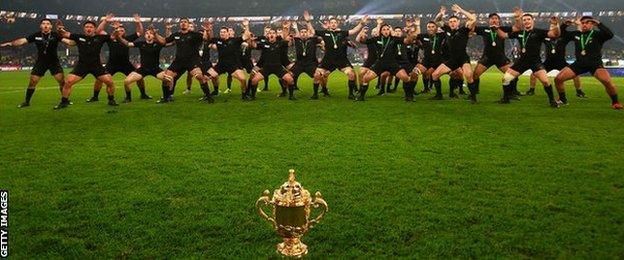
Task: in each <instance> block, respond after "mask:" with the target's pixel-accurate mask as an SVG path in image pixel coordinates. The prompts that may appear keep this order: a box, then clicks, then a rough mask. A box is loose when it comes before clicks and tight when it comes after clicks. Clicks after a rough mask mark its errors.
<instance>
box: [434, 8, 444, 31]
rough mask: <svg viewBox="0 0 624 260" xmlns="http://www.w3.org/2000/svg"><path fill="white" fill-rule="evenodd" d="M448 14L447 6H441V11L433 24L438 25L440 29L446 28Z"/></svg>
mask: <svg viewBox="0 0 624 260" xmlns="http://www.w3.org/2000/svg"><path fill="white" fill-rule="evenodd" d="M445 14H446V6H440V11H439V12H438V14H437V15H436V17H435V19H433V22H434V23H436V24H437V25H438V27H442V26H444V15H445Z"/></svg>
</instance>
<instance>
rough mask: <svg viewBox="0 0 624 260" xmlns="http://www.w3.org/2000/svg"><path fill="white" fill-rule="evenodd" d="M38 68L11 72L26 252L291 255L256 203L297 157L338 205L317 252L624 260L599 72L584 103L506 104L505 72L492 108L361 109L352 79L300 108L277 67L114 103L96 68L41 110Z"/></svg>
mask: <svg viewBox="0 0 624 260" xmlns="http://www.w3.org/2000/svg"><path fill="white" fill-rule="evenodd" d="M27 77H28V73H26V72H21V73H18V72H15V73H0V136H2V138H1V141H0V146H1V147H2V152H1V153H0V188H7V189H9V190H10V192H11V193H10V196H11V197H10V199H11V201H10V202H11V203H10V206H11V208H10V212H11V215H10V231H11V241H10V246H11V247H10V250H11V256H13V257H16V258H44V257H71V258H78V257H82V256H84V257H86V258H118V257H132V258H160V257H209V258H222V257H235V258H239V257H240V258H256V257H259V258H266V257H273V256H275V255H274V249H275V248H274V246H275V244H276V243H277V242H279V240H280V239H279V238H278V236H277V235H276V234H275V233H274V232H272V230H271V228H270V225H269V224H268V223H266V222H264V221H262V220H261V219H260V217H258V216H257V215H256V212H255V209H254V207H253V205H254V202H255V201H256V199H257V198H258V197H259V196H260V195H261V193H262V191H263V190H265V189H271V190H273V189H275V188H276V187H278V186H279V185H281V183H283V182H284V181H286V179H287V175H288V169H291V168H294V169H296V170H297V172H298V173H299V174H298V180H299V181H300V182H301V183H302V184H303V185H304V187H306V188H307V189H309V190H310V191H311V192H315V191H316V190H320V191H321V192H322V193H323V195H324V197H325V199H326V201H327V202H328V203H329V206H330V212H329V213H328V214H327V215H326V218H325V219H324V220H323V221H322V222H321V223H320V224H319V225H318V226H316V227H315V228H314V229H313V230H312V231H311V232H310V233H309V234H307V235H306V236H305V237H304V239H303V241H304V242H305V243H306V244H308V245H309V249H310V256H312V257H315V258H326V257H331V258H345V257H365V258H370V257H380V256H385V257H397V256H402V257H440V258H447V257H461V258H468V257H483V256H485V257H512V258H516V257H539V258H551V257H561V258H570V257H581V258H594V259H603V258H622V257H624V246H622V245H624V175H623V171H622V168H624V167H623V166H624V156H623V155H622V150H623V147H624V128H623V126H624V112H622V111H614V110H612V109H611V108H610V100H609V98H608V96H607V95H606V94H605V92H604V89H603V88H602V87H601V86H600V85H599V84H598V82H597V81H596V80H594V79H590V78H584V79H583V84H584V88H585V91H586V92H587V94H588V96H589V98H588V99H584V100H581V99H578V98H576V97H575V96H574V91H573V88H572V87H571V86H569V87H568V97H569V99H570V103H571V104H570V106H567V107H564V108H561V109H558V110H553V109H551V108H549V107H548V104H547V98H546V95H545V93H544V91H543V90H542V89H541V88H538V91H537V95H536V96H533V97H523V98H522V101H520V102H514V103H512V104H511V105H498V104H494V101H495V100H496V99H497V98H498V97H499V95H500V92H501V87H500V84H499V82H500V77H501V75H500V74H499V73H488V74H486V75H485V76H484V77H483V79H482V82H483V83H482V87H481V89H482V95H480V100H481V103H480V104H479V105H471V104H469V103H468V102H466V101H465V100H448V99H447V100H444V101H429V100H426V99H427V98H428V97H430V96H418V97H417V98H416V102H414V103H405V102H404V101H402V99H401V95H402V91H401V92H399V93H397V94H390V95H387V96H383V97H374V95H375V93H376V90H374V87H371V90H370V91H369V96H370V97H369V98H368V101H367V102H364V103H354V102H351V101H348V100H347V99H346V81H345V78H344V76H342V75H340V74H339V73H337V74H333V75H332V78H331V82H330V91H331V92H332V94H333V96H332V97H331V98H321V100H318V101H309V100H308V97H309V96H310V94H311V85H310V81H309V79H308V78H307V77H305V79H304V80H302V83H301V88H302V91H301V92H298V93H297V95H298V97H299V100H298V101H296V102H291V101H288V100H284V99H280V98H277V97H276V95H277V94H278V87H277V81H276V80H275V78H272V81H271V83H272V85H271V91H270V92H262V93H259V94H258V95H259V98H258V100H257V101H255V102H251V103H242V102H241V101H240V100H239V94H238V93H239V92H240V89H239V87H238V84H235V87H234V88H233V89H234V93H232V94H231V95H227V94H222V95H221V96H219V97H218V98H217V102H216V104H213V105H208V104H205V103H199V102H197V99H198V98H199V97H200V95H199V93H200V90H199V88H198V87H197V84H195V86H194V88H193V93H192V94H191V95H188V96H185V95H182V93H181V92H182V90H183V85H184V83H183V82H180V84H179V86H178V89H177V93H176V95H175V96H176V101H175V103H172V104H166V105H157V104H155V100H154V101H141V100H138V90H137V89H136V88H134V89H133V90H134V97H135V102H134V103H132V104H129V105H126V104H122V105H121V106H119V107H118V108H110V107H108V106H107V105H106V103H105V101H100V102H98V103H95V104H93V103H92V104H87V103H85V102H84V100H85V99H86V98H88V97H89V96H90V95H91V93H92V87H91V84H92V82H93V78H91V77H89V78H88V79H87V80H85V81H84V82H82V83H81V85H80V86H78V87H76V88H75V90H74V92H73V94H72V96H71V99H72V101H73V102H74V103H75V104H74V105H72V106H71V107H69V108H68V109H65V110H62V111H53V110H52V107H53V106H54V105H55V104H57V103H58V101H59V94H58V90H57V89H56V83H55V82H54V81H53V79H52V78H51V77H49V76H47V77H46V78H45V80H44V81H43V82H42V83H41V84H40V86H39V87H40V88H39V90H37V92H36V93H35V95H34V98H33V100H32V107H29V108H26V109H18V108H17V107H16V106H17V105H18V104H19V103H20V102H21V101H22V99H23V95H24V90H25V86H26V84H27V81H28V79H27ZM115 80H116V82H117V83H120V81H121V80H122V78H121V77H120V76H117V77H115ZM616 83H617V84H618V85H620V87H622V86H624V80H623V79H616ZM147 84H148V87H149V93H150V94H151V95H153V96H154V97H159V96H160V87H159V84H158V83H157V82H156V81H155V80H154V79H150V80H148V81H147ZM443 84H444V86H445V87H444V89H445V93H446V94H448V87H447V84H446V78H445V79H444V82H443ZM527 86H528V78H526V77H523V78H522V79H521V81H520V87H519V88H520V90H522V91H524V90H526V88H527ZM418 88H419V89H421V88H422V83H420V82H419V85H418ZM222 89H223V87H222ZM622 93H624V91H622ZM123 95H124V94H123V91H122V90H121V89H118V91H117V95H116V97H117V100H118V101H119V102H120V101H121V100H122V98H123ZM623 96H624V95H623ZM105 99H106V98H105V94H104V92H103V93H102V94H101V95H100V100H105Z"/></svg>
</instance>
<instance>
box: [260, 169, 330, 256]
mask: <svg viewBox="0 0 624 260" xmlns="http://www.w3.org/2000/svg"><path fill="white" fill-rule="evenodd" d="M269 195H270V193H269V190H265V191H264V192H263V193H262V197H260V198H259V199H258V200H257V201H256V209H257V210H258V214H259V215H260V216H261V217H262V218H264V219H266V220H267V221H269V222H270V223H271V225H273V229H275V231H276V232H277V234H278V235H279V236H281V237H282V239H283V240H284V242H282V243H279V244H277V252H279V253H281V254H282V255H284V256H288V257H302V256H304V255H305V254H307V253H308V247H307V246H306V245H305V244H303V243H301V237H302V236H303V235H304V234H305V233H306V232H308V230H310V229H311V228H312V227H313V226H314V225H315V224H317V223H318V222H319V221H320V220H321V219H322V218H323V216H324V215H325V213H326V212H327V210H328V207H327V202H325V200H323V198H322V197H321V193H320V192H318V191H317V192H316V194H314V199H312V198H310V192H308V191H307V190H306V189H304V188H303V187H301V184H300V183H299V182H297V181H296V180H295V170H290V172H289V177H288V181H287V182H285V183H284V184H283V185H282V186H281V187H280V188H279V189H276V190H275V192H273V198H269ZM268 205H270V208H271V209H272V210H273V214H271V215H270V216H269V215H267V214H266V213H265V212H264V210H263V209H262V208H263V206H268ZM310 207H313V208H319V207H321V213H320V214H319V215H318V216H317V217H316V218H314V219H312V220H310V212H311V208H310Z"/></svg>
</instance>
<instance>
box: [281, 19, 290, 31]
mask: <svg viewBox="0 0 624 260" xmlns="http://www.w3.org/2000/svg"><path fill="white" fill-rule="evenodd" d="M290 25H291V22H290V21H286V20H284V21H282V28H284V29H287V28H290Z"/></svg>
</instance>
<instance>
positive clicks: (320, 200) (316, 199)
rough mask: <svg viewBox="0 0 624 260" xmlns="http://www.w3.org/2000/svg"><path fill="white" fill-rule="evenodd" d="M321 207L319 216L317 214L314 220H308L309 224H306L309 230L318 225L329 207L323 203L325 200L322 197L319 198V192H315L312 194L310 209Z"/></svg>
mask: <svg viewBox="0 0 624 260" xmlns="http://www.w3.org/2000/svg"><path fill="white" fill-rule="evenodd" d="M321 206H322V208H321V214H319V215H318V216H316V218H314V219H313V220H310V222H308V226H309V227H310V228H312V227H314V225H316V224H317V223H319V222H320V221H321V219H322V218H323V217H324V216H325V213H327V211H329V207H328V206H327V202H325V200H324V199H323V196H321V192H319V191H317V192H316V193H315V194H314V200H313V201H312V207H314V208H315V209H317V208H319V207H321Z"/></svg>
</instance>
